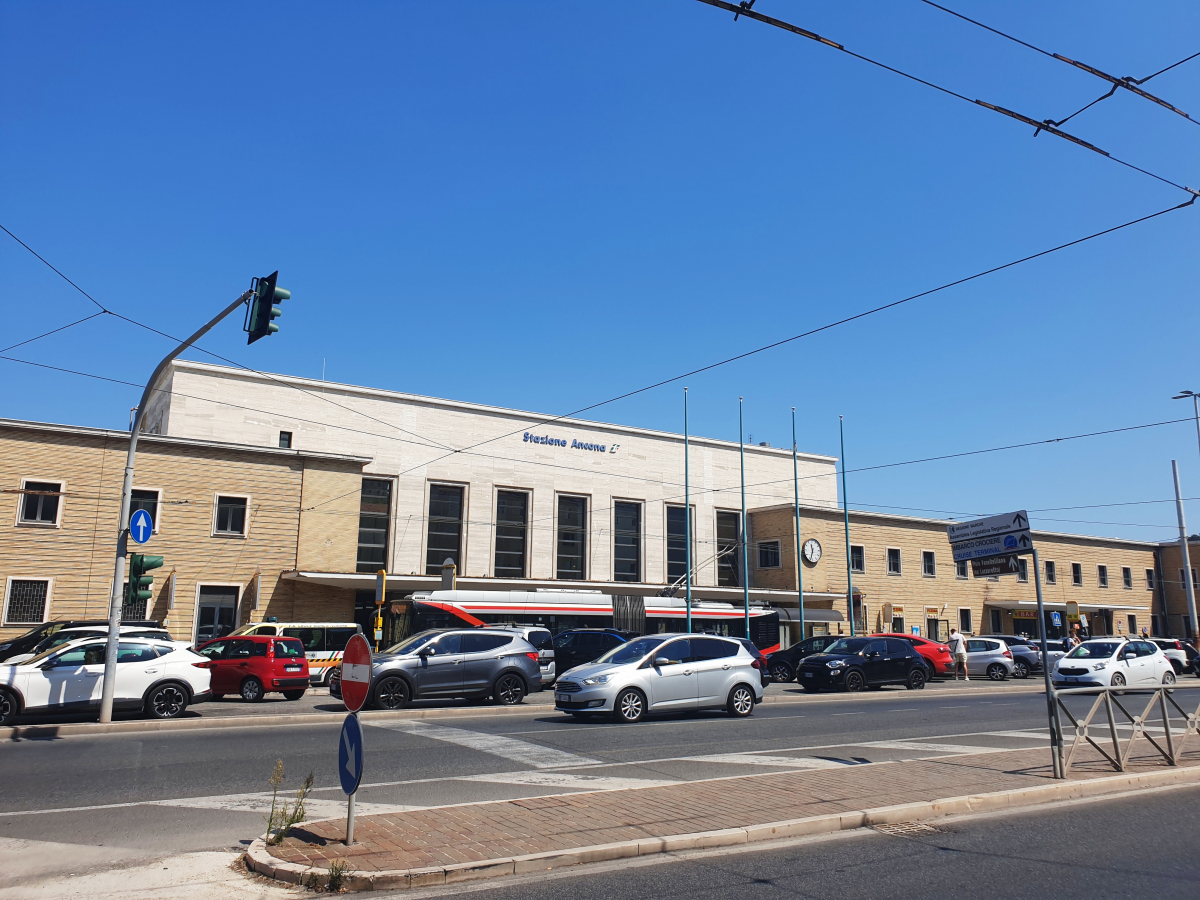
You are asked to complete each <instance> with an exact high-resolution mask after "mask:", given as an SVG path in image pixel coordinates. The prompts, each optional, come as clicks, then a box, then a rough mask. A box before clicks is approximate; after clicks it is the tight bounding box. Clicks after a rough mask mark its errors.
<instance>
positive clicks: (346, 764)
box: [338, 713, 363, 795]
mask: <svg viewBox="0 0 1200 900" xmlns="http://www.w3.org/2000/svg"><path fill="white" fill-rule="evenodd" d="M362 770H363V733H362V726H361V725H360V724H359V722H358V716H356V715H354V714H353V713H351V714H350V715H348V716H346V721H345V722H343V723H342V734H341V737H339V738H338V778H339V779H341V782H342V793H344V794H347V795H349V794H353V793H354V792H355V791H357V790H358V783H359V782H360V781H362Z"/></svg>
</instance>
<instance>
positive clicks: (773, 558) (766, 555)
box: [758, 541, 780, 569]
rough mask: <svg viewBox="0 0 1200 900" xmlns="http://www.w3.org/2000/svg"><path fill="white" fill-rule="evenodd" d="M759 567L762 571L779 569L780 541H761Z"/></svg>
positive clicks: (759, 545)
mask: <svg viewBox="0 0 1200 900" xmlns="http://www.w3.org/2000/svg"><path fill="white" fill-rule="evenodd" d="M758 567H759V568H760V569H778V568H779V567H780V562H779V541H760V542H759V544H758Z"/></svg>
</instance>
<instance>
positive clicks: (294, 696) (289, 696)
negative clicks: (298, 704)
mask: <svg viewBox="0 0 1200 900" xmlns="http://www.w3.org/2000/svg"><path fill="white" fill-rule="evenodd" d="M303 696H304V691H284V692H283V698H284V699H285V700H299V699H300V698H301V697H303Z"/></svg>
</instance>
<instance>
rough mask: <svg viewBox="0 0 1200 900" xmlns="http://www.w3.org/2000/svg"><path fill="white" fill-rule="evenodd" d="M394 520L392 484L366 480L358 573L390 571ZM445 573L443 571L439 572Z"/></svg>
mask: <svg viewBox="0 0 1200 900" xmlns="http://www.w3.org/2000/svg"><path fill="white" fill-rule="evenodd" d="M391 520H392V483H391V481H388V480H386V479H383V478H364V479H363V481H362V493H361V494H360V495H359V499H358V561H357V563H356V565H355V571H356V572H368V573H372V574H373V573H375V572H378V571H379V570H380V569H386V568H387V567H388V565H387V545H388V525H389V524H390V523H391ZM438 571H439V572H440V571H441V570H440V569H439V570H438Z"/></svg>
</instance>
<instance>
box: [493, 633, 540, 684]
mask: <svg viewBox="0 0 1200 900" xmlns="http://www.w3.org/2000/svg"><path fill="white" fill-rule="evenodd" d="M491 627H492V629H493V630H496V631H511V632H514V633H515V634H519V635H520V636H521V637H523V638H525V640H527V641H529V643H531V644H533V649H534V650H536V651H537V652H538V666H539V667H540V668H541V670H542V687H544V688H547V687H550V685H552V684H554V679H555V677H556V676H555V659H554V638H553V637H552V636H551V634H550V629H549V628H546V627H545V626H544V625H493V626H491Z"/></svg>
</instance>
